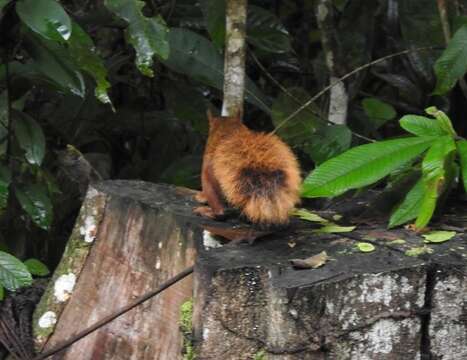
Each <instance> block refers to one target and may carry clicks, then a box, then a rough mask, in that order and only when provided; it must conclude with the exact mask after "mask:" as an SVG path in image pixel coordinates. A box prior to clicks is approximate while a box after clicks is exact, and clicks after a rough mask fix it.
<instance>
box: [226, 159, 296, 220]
mask: <svg viewBox="0 0 467 360" xmlns="http://www.w3.org/2000/svg"><path fill="white" fill-rule="evenodd" d="M295 177H296V179H294V176H291V174H290V171H289V172H287V171H284V170H281V169H277V170H271V169H261V168H244V169H242V171H241V172H240V174H239V181H238V182H237V184H238V185H237V189H236V192H237V196H235V197H236V198H237V199H238V200H240V204H238V205H240V208H241V209H242V212H243V214H244V215H245V216H246V217H247V218H248V219H249V220H250V221H251V222H253V223H255V224H261V225H277V224H279V225H280V224H287V223H288V221H289V212H290V210H292V209H293V208H294V206H295V204H297V203H298V202H299V197H298V193H299V191H298V188H299V185H300V177H299V174H297V176H295Z"/></svg>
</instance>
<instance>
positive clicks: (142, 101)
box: [0, 0, 467, 290]
mask: <svg viewBox="0 0 467 360" xmlns="http://www.w3.org/2000/svg"><path fill="white" fill-rule="evenodd" d="M317 3H318V2H317V1H308V2H306V1H301V0H283V1H280V0H275V1H265V0H255V1H253V0H252V1H250V5H249V12H248V28H247V36H248V38H247V41H248V46H249V48H248V59H247V74H248V80H247V88H246V100H247V104H246V109H245V121H246V123H247V124H248V125H249V126H250V127H252V128H254V129H258V130H266V131H270V130H273V129H274V127H275V126H277V125H279V124H281V123H282V122H283V121H284V119H286V118H288V117H289V115H290V114H292V113H294V111H295V110H296V109H297V108H299V107H300V105H302V104H303V103H305V102H306V101H308V100H309V99H310V98H311V95H312V94H315V93H317V92H318V91H319V90H321V89H323V88H324V87H325V86H326V85H327V84H328V83H329V74H330V69H329V66H328V65H329V64H327V63H326V57H327V55H329V52H332V53H333V54H334V60H335V62H334V65H333V69H332V71H333V74H332V75H333V76H334V77H339V76H343V75H344V74H346V73H348V72H349V71H351V70H353V69H355V68H357V67H359V66H361V65H363V64H366V63H368V62H370V61H371V60H374V59H376V58H378V57H381V56H385V55H388V54H391V53H395V52H398V51H400V50H404V49H407V48H418V47H426V46H430V47H434V48H435V50H433V49H431V50H426V49H425V50H424V51H413V52H410V53H408V54H405V55H403V56H398V57H393V58H390V59H387V60H386V61H382V62H379V63H378V64H376V65H375V66H372V67H367V68H364V69H362V71H359V72H357V73H356V74H355V75H353V76H352V77H350V78H348V79H347V80H346V83H345V85H346V91H347V97H348V110H347V123H346V124H339V125H336V124H329V123H328V121H327V112H328V108H329V102H330V100H329V97H327V96H322V97H320V98H319V99H318V100H317V101H315V102H313V103H312V104H311V105H310V106H308V107H307V108H305V109H304V110H303V111H301V112H299V113H297V115H296V116H294V117H293V118H291V119H290V120H289V121H287V122H286V123H285V124H284V126H282V127H280V129H279V130H278V134H279V135H280V136H281V137H282V138H284V139H285V140H286V141H287V142H288V143H289V144H290V145H291V146H292V147H293V148H294V150H295V151H296V152H297V154H298V155H299V157H300V160H301V162H302V164H303V169H304V170H306V171H308V170H310V169H311V168H312V167H313V164H318V165H319V164H323V168H322V169H321V170H320V171H321V173H323V172H326V171H325V169H326V167H325V166H331V165H332V163H328V164H331V165H325V164H326V160H328V159H330V158H332V157H334V156H336V155H339V154H341V153H343V152H345V151H346V150H348V149H349V148H350V147H351V146H352V145H360V144H362V143H366V142H368V141H369V140H381V139H383V138H386V137H389V136H399V135H401V134H403V132H402V130H401V129H400V128H399V126H398V123H397V119H398V118H399V117H401V116H402V115H404V114H406V113H411V114H418V115H423V114H424V109H425V108H427V107H428V106H432V105H435V106H437V108H439V109H440V110H442V111H444V112H445V113H449V115H450V117H451V119H452V121H453V124H454V127H455V128H456V131H457V134H458V135H460V136H462V135H464V132H465V125H464V122H463V121H462V116H463V115H462V114H463V112H464V109H465V102H466V96H467V92H464V90H463V89H464V85H462V82H461V86H456V84H457V81H458V79H461V78H462V77H463V75H464V73H465V71H466V70H467V62H466V57H465V56H464V54H465V52H466V49H467V46H466V43H467V30H466V29H467V25H465V24H466V18H465V16H464V14H465V11H466V9H465V8H463V7H462V4H457V3H456V2H453V3H456V4H452V6H451V8H449V9H447V10H448V11H447V13H448V14H449V19H448V27H450V30H451V32H452V33H453V34H454V36H453V38H452V40H451V42H450V46H449V47H448V49H447V50H446V51H444V52H442V50H440V49H442V48H444V46H445V38H444V37H445V35H446V34H445V33H444V35H443V26H442V25H443V24H444V25H445V23H443V22H442V21H441V20H440V12H439V9H438V8H437V4H436V2H435V1H433V0H404V1H397V0H379V1H372V2H368V1H365V0H351V1H350V0H334V1H330V2H329V3H331V4H332V8H330V9H329V11H330V13H331V15H332V16H331V18H330V19H331V20H330V21H331V22H332V24H331V25H332V26H330V27H327V32H326V31H324V30H322V28H321V27H320V26H319V24H318V22H317V19H316V14H317V8H316V7H317ZM445 28H446V27H444V29H445ZM0 34H1V37H0V208H1V211H2V212H1V214H0V229H1V231H0V235H1V237H0V244H1V246H2V250H5V251H6V252H0V283H1V284H2V285H3V286H4V287H6V288H7V289H10V290H14V289H15V288H17V287H18V286H21V285H25V284H29V283H30V282H31V273H34V274H37V275H44V274H45V273H46V269H44V268H43V266H42V264H41V263H37V261H36V260H31V261H29V262H26V264H24V263H22V262H20V261H19V260H17V258H15V257H14V256H10V255H8V253H10V254H14V255H15V256H17V257H19V258H21V259H26V258H29V257H34V258H40V259H42V260H45V262H46V263H47V264H48V265H50V266H52V267H53V266H54V264H56V262H57V261H58V258H59V256H60V254H61V251H62V249H63V246H64V243H65V241H66V239H67V237H68V232H69V230H70V228H71V226H72V224H73V222H74V218H75V216H76V213H77V210H78V208H79V205H80V201H81V199H82V196H83V190H84V189H85V188H86V184H87V181H88V180H89V179H86V178H87V177H89V178H92V176H91V175H90V174H89V171H88V170H86V166H85V165H89V164H90V165H91V166H92V168H93V169H95V171H96V172H97V173H98V178H104V179H105V178H137V179H143V180H149V181H164V182H170V183H174V184H177V185H185V186H189V187H194V188H196V187H199V172H200V164H201V154H202V149H203V143H204V139H205V137H206V131H207V121H206V118H205V111H206V108H207V107H208V106H212V107H219V105H220V104H221V100H222V94H221V89H222V81H223V80H222V79H223V56H222V49H223V44H224V38H225V4H224V1H221V0H199V1H191V0H177V1H163V0H148V1H141V0H105V1H84V0H62V1H60V2H58V1H55V0H0ZM325 38H326V39H327V40H326V42H325V41H324V39H325ZM325 43H326V44H327V45H326V46H324V44H325ZM436 114H438V115H439V114H442V113H439V112H437V113H436ZM436 114H435V113H432V115H435V117H437V116H438V115H436ZM417 119H418V118H414V117H411V118H402V119H401V126H402V127H403V128H404V129H405V130H407V131H408V132H410V133H413V134H414V135H415V137H413V138H401V139H397V140H388V141H386V142H381V143H375V144H370V145H372V146H377V147H379V149H383V150H384V151H395V150H394V149H395V148H394V146H395V145H394V144H396V145H397V147H398V148H399V149H400V151H401V153H398V156H397V157H398V158H400V161H398V162H394V161H393V162H390V161H386V162H384V160H381V159H377V160H378V161H379V165H378V164H377V163H378V161H376V162H375V164H376V165H375V168H378V166H379V168H378V169H379V172H378V171H376V170H375V172H374V175H372V177H371V178H367V179H364V181H363V180H361V179H360V181H355V182H353V183H344V184H343V185H341V187H336V188H334V189H337V188H338V190H335V191H334V192H330V191H327V190H326V191H324V190H322V189H321V190H320V191H321V192H320V194H321V195H325V196H335V195H338V194H340V193H342V192H343V191H345V190H348V189H352V188H356V187H360V186H367V185H369V184H370V183H372V182H374V181H377V180H379V179H380V178H382V177H384V176H385V175H387V174H388V173H391V172H392V174H390V175H391V176H390V180H389V184H391V182H393V181H397V180H398V179H399V180H400V174H405V173H411V174H412V173H415V174H418V176H419V177H420V174H422V175H421V176H422V178H423V179H425V180H427V179H430V180H429V181H432V182H433V184H432V185H430V186H429V187H428V188H424V189H422V190H423V191H421V190H420V187H421V185H417V184H419V183H420V182H417V179H415V180H414V182H413V183H412V184H411V186H413V187H412V190H410V187H409V188H407V189H406V190H404V191H405V192H407V191H409V190H410V191H409V192H408V193H407V196H406V197H405V199H406V200H403V202H402V203H401V204H400V205H398V207H397V208H396V211H395V212H393V215H392V218H391V225H397V224H401V223H404V222H405V221H408V220H410V219H413V218H417V217H418V218H419V216H420V213H416V214H415V213H414V212H413V208H412V213H410V212H409V211H408V210H404V209H406V208H407V202H409V204H412V205H413V203H415V202H416V203H417V204H419V203H421V202H423V201H424V200H421V198H422V195H423V194H426V192H427V191H430V189H434V188H436V189H438V188H439V186H440V185H439V184H440V181H441V180H440V179H441V177H440V176H441V175H440V172H439V171H438V170H439V169H441V168H442V169H443V170H442V172H443V176H444V177H446V176H447V175H446V174H448V173H449V174H451V175H449V176H451V178H452V179H453V180H452V181H449V182H445V181H444V180H443V184H444V183H448V184H449V186H444V185H443V186H444V188H443V191H444V192H446V191H447V189H448V188H452V187H453V186H454V185H455V179H456V178H457V177H456V176H455V171H454V170H452V167H454V165H455V164H464V163H465V161H466V160H465V156H464V155H463V154H465V145H464V142H462V141H461V142H457V148H456V149H457V150H455V151H458V153H459V154H460V155H461V157H460V161H459V159H456V157H455V156H454V153H455V151H454V150H453V141H454V139H455V140H458V139H457V137H456V136H457V135H454V133H450V132H449V133H447V132H446V131H447V130H446V131H445V130H443V133H442V134H438V135H440V136H441V137H440V138H439V139H437V140H436V141H434V140H427V139H426V134H425V133H417V132H416V131H417V130H414V127H417V126H418V127H423V126H424V125H423V124H421V122H426V121H428V120H426V118H423V119H425V120H420V119H421V118H420V119H418V120H417ZM429 121H430V125H428V126H429V127H432V126H435V127H436V125H433V124H434V123H435V122H436V121H438V122H439V121H440V120H439V119H438V117H437V120H433V119H430V120H429ZM419 122H420V123H419ZM425 130H426V129H425ZM391 142H392V143H391ZM67 145H72V146H68V147H67ZM370 145H363V146H370ZM70 149H71V150H70ZM359 149H362V148H356V149H355V150H351V151H353V152H349V153H346V154H347V155H345V156H350V155H352V154H353V155H354V156H355V155H356V158H357V159H361V160H362V161H363V160H364V157H361V158H360V155H362V154H361V153H359V151H362V150H359ZM388 149H389V150H388ZM427 149H429V150H428V152H427V155H426V156H425V158H424V160H422V162H421V163H420V165H419V166H417V165H416V166H415V167H413V168H409V169H406V168H405V167H402V168H401V166H402V165H406V164H407V163H412V162H413V161H414V160H416V158H417V156H418V155H420V154H422V153H423V152H424V151H426V150H427ZM78 150H79V151H78ZM383 150H381V151H383ZM70 152H71V153H70ZM359 154H360V155H359ZM401 154H404V155H401ZM341 156H344V155H341ZM362 156H363V155H362ZM381 157H382V158H385V159H387V158H390V157H389V156H387V155H386V156H384V154H382V156H381ZM395 157H396V156H394V157H392V158H390V160H392V159H394V158H395ZM441 158H442V160H440V159H441ZM429 159H433V163H436V164H437V165H436V166H437V169H438V170H436V171H434V172H433V174H435V175H433V176H434V177H432V175H430V174H432V172H431V168H429V167H430V166H431V162H430V161H429ZM335 161H337V160H335ZM381 161H382V162H383V165H381V164H380V163H381ZM441 163H443V164H442V165H440V164H441ZM83 164H84V165H83ZM415 164H417V163H416V162H415ZM446 164H448V165H450V166H451V167H446V166H447V165H446ZM463 171H465V170H464V168H463ZM330 172H333V170H332V171H328V173H330ZM394 172H396V173H394ZM318 175H319V172H317V175H315V176H318ZM331 175H332V174H331ZM334 175H335V174H334ZM411 176H414V175H413V174H412V175H411ZM416 177H417V175H415V178H416ZM310 181H311V180H310ZM336 181H337V180H336ZM311 182H312V183H313V181H311ZM308 191H311V190H310V189H308V190H307V188H306V187H305V188H304V194H305V195H306V193H307V192H308ZM313 191H315V190H313ZM309 195H310V194H309ZM437 195H439V194H437ZM310 196H316V193H315V194H314V195H310ZM410 199H412V200H410ZM413 199H415V200H413ZM426 201H428V200H426ZM423 206H425V205H423ZM426 206H427V207H428V205H426ZM431 207H432V206H431V205H430V209H431ZM54 209H55V210H54ZM57 209H59V211H57ZM432 210H434V207H433V209H431V210H430V211H429V212H431V213H432ZM408 213H410V216H409V215H408ZM396 215H397V216H396ZM430 217H431V215H430ZM428 220H429V218H428ZM418 221H419V225H421V224H422V220H418ZM424 222H427V220H426V221H425V220H424V221H423V223H424Z"/></svg>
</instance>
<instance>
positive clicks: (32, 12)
mask: <svg viewBox="0 0 467 360" xmlns="http://www.w3.org/2000/svg"><path fill="white" fill-rule="evenodd" d="M16 13H17V14H18V16H19V18H20V19H21V21H22V22H23V23H24V24H25V25H26V26H27V27H29V28H30V29H31V30H32V31H34V32H36V33H37V34H39V35H41V36H43V37H44V38H46V39H49V40H56V41H61V40H68V39H69V38H70V36H71V20H70V18H69V16H68V14H67V13H66V12H65V10H63V8H62V6H61V5H60V4H59V3H58V2H57V1H55V0H20V1H18V2H17V3H16Z"/></svg>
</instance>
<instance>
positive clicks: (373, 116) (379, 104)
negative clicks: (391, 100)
mask: <svg viewBox="0 0 467 360" xmlns="http://www.w3.org/2000/svg"><path fill="white" fill-rule="evenodd" d="M362 106H363V110H364V111H365V114H366V115H367V116H368V119H369V120H370V122H371V124H372V128H373V130H376V129H378V128H379V127H381V126H383V125H384V124H385V123H386V122H388V121H389V120H392V119H394V118H395V117H396V115H397V113H396V110H395V109H394V107H393V106H392V105H390V104H388V103H385V102H384V101H381V100H379V99H377V98H365V99H363V100H362Z"/></svg>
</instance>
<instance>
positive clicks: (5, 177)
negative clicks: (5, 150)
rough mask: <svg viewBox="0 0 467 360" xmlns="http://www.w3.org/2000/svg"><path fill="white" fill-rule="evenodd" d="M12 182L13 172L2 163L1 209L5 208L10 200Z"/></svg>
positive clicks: (0, 181) (0, 171) (0, 168)
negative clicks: (9, 189)
mask: <svg viewBox="0 0 467 360" xmlns="http://www.w3.org/2000/svg"><path fill="white" fill-rule="evenodd" d="M10 183H11V172H10V169H8V168H7V167H6V166H4V165H0V210H3V209H5V207H6V205H7V201H8V193H9V191H8V187H9V186H10Z"/></svg>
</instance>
